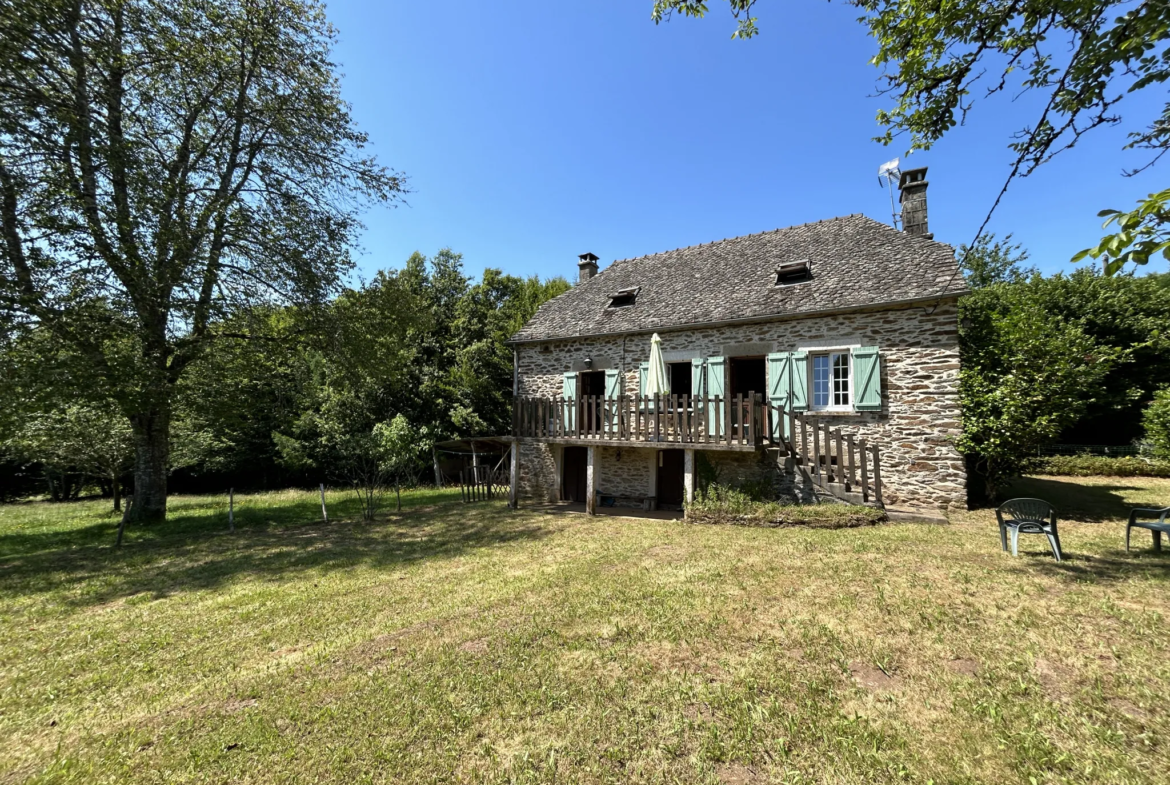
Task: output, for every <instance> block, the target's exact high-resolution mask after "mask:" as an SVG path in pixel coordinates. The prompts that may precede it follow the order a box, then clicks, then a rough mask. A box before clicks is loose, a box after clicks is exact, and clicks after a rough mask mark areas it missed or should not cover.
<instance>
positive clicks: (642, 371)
mask: <svg viewBox="0 0 1170 785" xmlns="http://www.w3.org/2000/svg"><path fill="white" fill-rule="evenodd" d="M649 377H650V363H642V364H641V365H639V366H638V395H642V396H644V395H645V394H646V379H648V378H649Z"/></svg>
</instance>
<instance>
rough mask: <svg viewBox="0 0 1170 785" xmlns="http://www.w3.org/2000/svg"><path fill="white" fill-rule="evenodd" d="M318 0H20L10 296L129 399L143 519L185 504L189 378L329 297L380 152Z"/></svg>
mask: <svg viewBox="0 0 1170 785" xmlns="http://www.w3.org/2000/svg"><path fill="white" fill-rule="evenodd" d="M335 38H336V34H335V31H334V29H333V28H332V27H331V26H330V25H329V23H328V22H327V21H326V19H325V14H324V8H323V6H322V5H321V4H320V3H318V2H315V1H314V0H222V1H221V2H214V3H209V2H202V1H201V0H37V2H27V1H26V0H0V238H2V240H3V242H2V243H0V312H2V314H3V316H4V317H5V318H6V319H7V320H10V321H16V322H24V323H35V324H37V325H40V326H42V327H44V328H45V329H47V330H50V331H52V332H53V333H54V334H55V335H56V336H57V337H58V338H59V339H61V340H63V341H66V342H68V343H70V344H71V345H73V346H74V347H75V348H76V350H77V351H78V352H79V353H80V354H81V355H82V356H84V357H85V359H86V361H87V362H88V363H89V365H90V367H91V368H92V369H93V371H94V372H95V373H96V374H98V375H99V376H101V377H102V379H103V380H104V383H105V384H107V385H108V386H109V388H110V390H111V391H112V394H113V395H114V397H115V400H116V401H117V402H118V404H119V406H120V407H121V409H122V411H123V412H124V413H125V415H126V416H127V418H128V419H129V422H130V424H131V427H132V430H133V437H134V443H135V455H136V457H135V466H134V494H135V498H134V504H133V507H132V514H133V518H134V519H136V520H139V521H153V520H159V519H162V518H163V517H164V516H165V511H166V492H167V471H168V464H169V460H168V458H169V435H170V426H171V421H172V417H173V406H174V393H175V389H176V385H177V383H178V382H179V380H180V379H181V378H182V377H183V375H184V374H185V373H186V371H187V369H188V368H189V367H190V366H191V365H192V363H194V362H195V361H196V360H197V359H198V358H199V357H200V356H201V355H202V354H203V353H204V352H205V351H206V350H207V347H208V345H209V343H211V342H212V341H214V340H215V339H216V338H217V337H219V335H220V334H219V333H217V331H216V330H215V329H214V325H215V324H216V322H217V320H220V319H223V318H225V317H226V316H228V315H229V314H231V313H232V312H234V311H235V310H236V309H239V308H245V307H250V306H253V305H255V304H257V303H296V304H300V305H303V306H304V307H314V306H317V305H319V304H321V303H322V302H324V301H325V300H326V299H327V298H328V297H329V296H330V295H331V294H332V293H333V292H335V291H336V290H337V289H338V287H339V285H340V283H341V281H342V278H343V276H344V274H345V273H346V272H347V271H348V270H349V269H350V257H349V248H350V247H351V245H352V243H353V241H354V237H355V233H356V231H357V230H358V228H359V223H358V215H359V212H360V210H361V209H362V208H363V207H364V206H365V205H366V204H368V203H370V202H387V201H393V200H394V199H395V198H396V197H397V196H398V194H399V193H400V192H401V191H402V188H403V183H402V181H401V179H400V178H399V177H397V176H396V175H395V174H394V173H392V172H390V171H387V170H386V169H384V168H383V167H381V166H379V165H378V164H377V163H376V162H375V161H374V160H373V159H372V158H369V157H366V156H364V154H363V148H364V147H365V146H366V137H365V136H364V135H363V134H362V133H360V132H359V131H358V130H357V129H356V127H355V125H354V122H353V120H352V118H351V116H350V113H349V110H348V107H347V105H346V104H345V102H344V101H343V100H342V99H341V96H340V91H339V85H338V80H337V76H336V69H335V66H334V64H333V62H332V61H331V59H330V50H331V47H332V45H333V43H334V41H335Z"/></svg>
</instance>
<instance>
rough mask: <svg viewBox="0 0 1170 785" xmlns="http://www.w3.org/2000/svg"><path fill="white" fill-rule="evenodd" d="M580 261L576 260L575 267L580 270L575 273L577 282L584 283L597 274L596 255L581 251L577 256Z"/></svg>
mask: <svg viewBox="0 0 1170 785" xmlns="http://www.w3.org/2000/svg"><path fill="white" fill-rule="evenodd" d="M577 259H579V260H580V261H578V262H577V269H578V270H580V271H581V272H580V273H579V274H578V275H577V283H585V282H586V281H588V280H589V279H590V278H592V277H593V276H595V275H597V257H596V256H594V255H593V254H591V253H583V254H581V255H580V256H578V257H577Z"/></svg>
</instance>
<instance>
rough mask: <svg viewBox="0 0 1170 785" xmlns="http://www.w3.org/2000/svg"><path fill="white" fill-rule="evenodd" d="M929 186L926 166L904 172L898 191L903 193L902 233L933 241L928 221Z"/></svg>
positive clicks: (901, 197)
mask: <svg viewBox="0 0 1170 785" xmlns="http://www.w3.org/2000/svg"><path fill="white" fill-rule="evenodd" d="M928 185H930V183H928V182H927V181H926V167H925V166H922V167H919V168H918V169H906V170H904V171H903V172H902V178H901V179H900V180H899V181H898V190H899V191H901V192H902V193H901V196H900V197H899V199H898V201H899V202H901V203H902V231H903V232H905V233H906V234H913V235H916V236H918V237H925V238H926V239H927V240H933V239H934V235H933V234H931V232H930V229H928V228H927V221H926V186H928Z"/></svg>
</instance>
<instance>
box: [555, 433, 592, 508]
mask: <svg viewBox="0 0 1170 785" xmlns="http://www.w3.org/2000/svg"><path fill="white" fill-rule="evenodd" d="M588 469H589V455H588V453H587V452H586V448H585V447H566V448H565V455H564V458H563V459H562V461H561V499H562V500H564V501H567V502H577V503H578V504H584V503H585V499H586V498H587V497H588V495H589V483H588V482H587V477H586V472H587V471H588Z"/></svg>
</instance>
